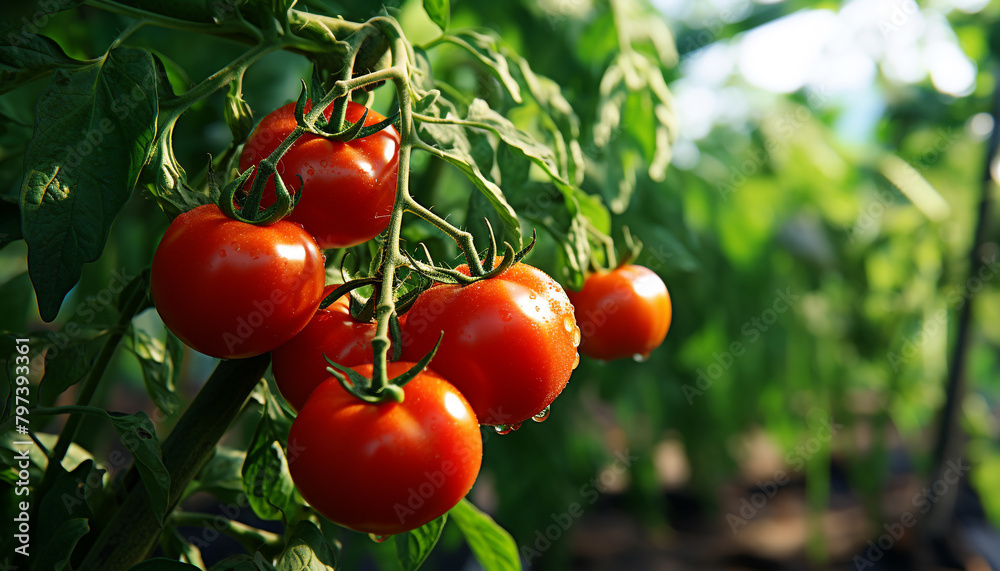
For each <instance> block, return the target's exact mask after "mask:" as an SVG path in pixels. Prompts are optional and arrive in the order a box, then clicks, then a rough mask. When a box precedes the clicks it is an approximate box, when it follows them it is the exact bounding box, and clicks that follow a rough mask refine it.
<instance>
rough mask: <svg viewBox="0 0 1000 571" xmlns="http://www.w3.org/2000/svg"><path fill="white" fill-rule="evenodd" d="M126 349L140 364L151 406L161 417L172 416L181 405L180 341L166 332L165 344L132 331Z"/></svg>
mask: <svg viewBox="0 0 1000 571" xmlns="http://www.w3.org/2000/svg"><path fill="white" fill-rule="evenodd" d="M126 345H127V346H128V348H129V349H130V350H131V351H132V353H133V354H135V356H136V358H137V359H138V360H139V365H140V366H141V368H142V380H143V383H144V384H145V385H146V392H147V393H148V394H149V398H151V399H152V400H153V404H155V405H156V408H158V409H160V410H161V411H163V412H164V414H167V415H171V414H173V413H174V411H176V410H177V407H179V406H180V404H181V401H180V397H179V396H178V395H177V380H178V379H179V378H180V373H181V369H180V365H181V358H182V356H183V352H184V346H183V345H181V342H180V340H179V339H177V337H176V336H174V334H172V333H170V332H169V331H168V332H167V335H166V341H165V342H164V341H160V340H159V339H154V338H152V337H150V336H149V334H147V333H146V332H145V331H141V330H139V329H134V328H133V329H132V335H131V336H130V337H126Z"/></svg>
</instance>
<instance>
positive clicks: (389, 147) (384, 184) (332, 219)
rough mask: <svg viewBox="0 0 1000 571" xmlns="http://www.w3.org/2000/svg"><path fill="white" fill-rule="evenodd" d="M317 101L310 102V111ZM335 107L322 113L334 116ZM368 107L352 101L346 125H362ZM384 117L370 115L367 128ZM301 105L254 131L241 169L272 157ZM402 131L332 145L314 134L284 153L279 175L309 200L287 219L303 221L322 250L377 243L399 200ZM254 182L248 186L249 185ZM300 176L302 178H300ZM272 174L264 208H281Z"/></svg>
mask: <svg viewBox="0 0 1000 571" xmlns="http://www.w3.org/2000/svg"><path fill="white" fill-rule="evenodd" d="M311 108H312V102H311V101H309V102H307V103H306V107H305V109H306V112H308V111H309V109H311ZM332 111H333V106H332V105H331V106H330V107H327V108H326V110H325V111H324V112H323V114H324V115H325V116H326V117H327V118H329V117H330V114H331V113H332ZM364 111H365V107H364V106H363V105H359V104H357V103H354V102H353V101H349V102H348V103H347V120H348V121H351V122H357V121H360V120H361V117H362V115H363V114H364ZM383 119H385V117H382V116H381V115H380V114H378V113H376V112H375V111H369V112H368V117H367V118H366V119H365V125H366V126H368V125H374V124H375V123H378V122H379V121H382V120H383ZM295 125H296V124H295V104H294V103H289V104H288V105H285V106H284V107H280V108H278V109H276V110H275V111H272V112H271V113H270V114H268V115H267V116H266V117H264V118H263V119H262V120H261V122H260V124H258V125H257V127H256V128H254V130H253V132H252V133H251V134H250V137H249V138H248V139H247V142H246V144H245V145H244V146H243V152H242V153H241V154H240V171H241V172H242V171H245V170H246V169H247V168H249V167H250V166H252V165H254V164H256V163H257V162H259V161H261V160H263V159H264V158H266V157H267V156H268V155H270V154H271V152H272V151H274V150H275V149H276V148H278V146H279V145H280V144H281V142H282V141H283V140H284V139H285V138H286V137H287V136H288V135H289V134H290V133H291V132H292V130H293V129H294V128H295ZM398 163H399V134H398V133H397V132H396V130H395V128H393V126H392V125H389V126H388V127H386V128H385V129H382V130H381V131H379V132H377V133H374V134H372V135H369V136H367V137H363V138H360V139H355V140H353V141H347V142H341V141H331V140H329V139H324V138H323V137H318V136H316V135H313V134H311V133H306V134H304V135H302V136H301V137H300V138H299V139H298V140H297V141H295V143H294V144H293V145H292V146H291V148H289V149H288V151H287V152H285V154H284V155H282V157H281V160H280V161H278V165H277V172H278V174H279V175H280V176H281V180H282V182H284V183H285V186H286V187H287V188H288V191H289V192H290V193H292V195H294V194H295V193H296V192H298V191H299V187H303V190H302V192H303V194H302V199H301V200H300V201H299V203H298V205H297V206H296V207H295V210H293V211H292V213H291V214H290V215H289V216H288V217H287V218H286V219H287V220H290V221H292V222H298V223H299V224H302V226H303V227H304V228H305V229H306V230H307V231H309V233H310V234H312V235H313V237H314V238H316V242H317V243H319V245H320V247H321V248H346V247H348V246H354V245H356V244H360V243H362V242H366V241H368V240H371V239H372V238H374V237H375V236H378V235H379V233H380V232H382V231H383V230H385V228H386V227H387V226H388V225H389V217H390V214H391V213H392V207H393V204H394V203H395V201H396V175H397V172H398V168H399V164H398ZM256 176H257V175H256V174H254V177H253V178H251V179H250V180H249V181H247V183H246V185H245V187H244V188H246V189H248V190H249V188H250V185H251V184H252V182H253V179H254V178H256ZM299 177H301V180H300V178H299ZM274 200H275V194H274V179H273V175H272V178H270V179H269V180H268V181H267V186H266V187H265V189H264V194H263V196H262V199H261V206H262V207H266V206H269V205H271V204H273V203H274Z"/></svg>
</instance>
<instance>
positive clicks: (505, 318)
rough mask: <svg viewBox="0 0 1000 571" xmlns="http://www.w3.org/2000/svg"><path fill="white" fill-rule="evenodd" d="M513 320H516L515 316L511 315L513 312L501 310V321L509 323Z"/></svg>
mask: <svg viewBox="0 0 1000 571" xmlns="http://www.w3.org/2000/svg"><path fill="white" fill-rule="evenodd" d="M511 319H514V314H513V313H511V311H510V310H509V309H502V310H500V320H501V321H504V322H507V321H510V320H511Z"/></svg>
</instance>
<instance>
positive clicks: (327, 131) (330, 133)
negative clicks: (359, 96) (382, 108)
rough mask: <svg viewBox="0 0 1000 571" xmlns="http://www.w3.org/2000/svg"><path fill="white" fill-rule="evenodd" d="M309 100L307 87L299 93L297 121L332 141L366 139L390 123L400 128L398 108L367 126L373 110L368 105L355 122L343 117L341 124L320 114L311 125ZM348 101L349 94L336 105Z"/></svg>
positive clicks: (309, 131)
mask: <svg viewBox="0 0 1000 571" xmlns="http://www.w3.org/2000/svg"><path fill="white" fill-rule="evenodd" d="M304 85H305V82H303V86H304ZM307 101H308V98H307V97H306V91H305V89H303V90H302V92H301V93H300V95H299V98H298V100H297V101H296V102H295V113H294V115H295V121H296V123H298V124H299V125H300V126H301V127H302V128H303V129H305V130H306V132H307V133H312V134H313V135H316V136H318V137H324V138H326V139H329V140H331V141H340V142H343V143H346V142H348V141H353V140H355V139H364V138H365V137H368V136H370V135H374V134H375V133H378V132H379V131H381V130H383V129H385V128H386V127H388V126H389V125H394V126H396V128H397V129H398V128H399V110H398V109H397V110H396V112H395V113H394V114H392V115H390V116H389V117H386V118H385V119H383V120H381V121H379V122H378V123H373V124H371V125H369V126H367V127H366V126H365V121H366V120H367V119H368V113H369V111H371V109H368V108H367V107H366V108H365V110H364V113H363V114H362V115H361V118H360V119H358V120H357V121H356V122H354V123H352V122H350V121H348V120H346V119H343V118H341V119H339V122H340V124H338V120H334V121H332V122H331V121H330V120H328V119H327V118H326V116H325V115H323V114H320V116H319V117H317V118H316V122H315V124H314V125H310V124H309V121H308V120H307V119H306V102H307ZM346 103H347V96H342V97H339V98H337V99H336V100H335V101H334V105H341V104H346ZM334 117H337V113H334V114H333V115H332V116H331V118H334Z"/></svg>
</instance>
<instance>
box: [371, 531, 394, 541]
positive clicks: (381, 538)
mask: <svg viewBox="0 0 1000 571" xmlns="http://www.w3.org/2000/svg"><path fill="white" fill-rule="evenodd" d="M368 537H370V538H371V539H372V541H374V542H375V543H383V542H384V541H385V540H387V539H389V538H390V537H392V536H391V535H376V534H374V533H369V534H368Z"/></svg>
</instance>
